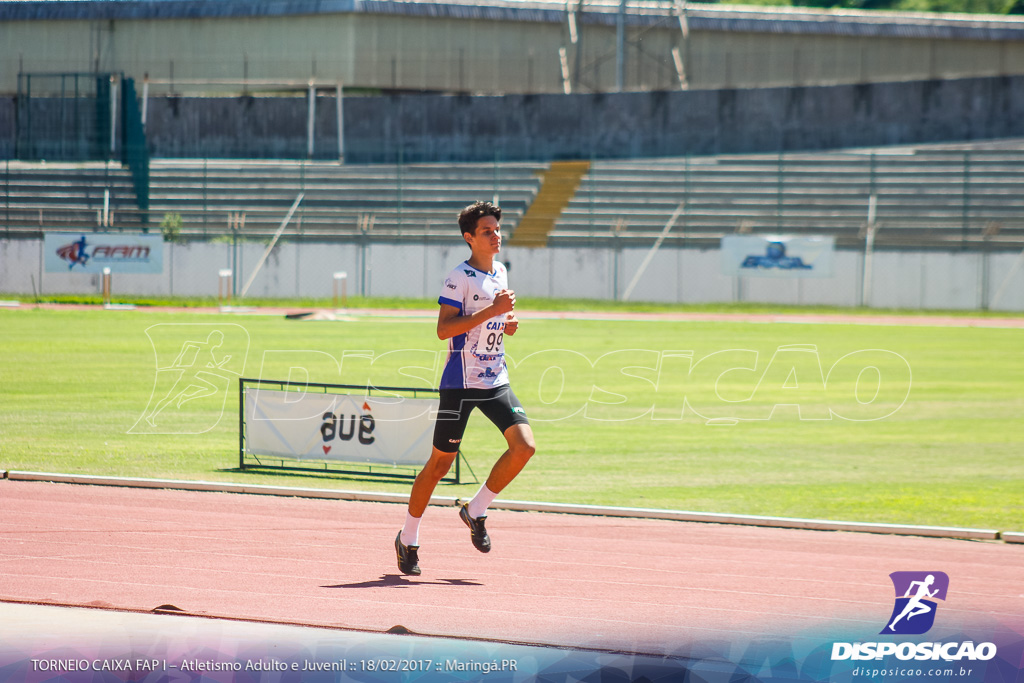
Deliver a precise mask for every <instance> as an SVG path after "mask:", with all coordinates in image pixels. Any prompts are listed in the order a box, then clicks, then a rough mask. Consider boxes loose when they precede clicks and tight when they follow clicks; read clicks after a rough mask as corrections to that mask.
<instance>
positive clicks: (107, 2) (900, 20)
mask: <svg viewBox="0 0 1024 683" xmlns="http://www.w3.org/2000/svg"><path fill="white" fill-rule="evenodd" d="M581 2H582V6H581V7H582V17H581V19H580V20H581V21H582V22H584V23H591V24H607V25H614V24H615V23H616V21H617V20H618V15H619V11H620V10H619V0H581ZM679 7H685V12H686V17H687V21H688V24H689V28H690V30H697V31H730V32H750V33H780V34H818V35H821V34H825V35H842V36H871V37H900V38H926V39H927V38H959V39H969V40H999V41H1007V40H1009V41H1016V40H1021V41H1024V17H1011V16H1001V15H978V14H937V13H935V14H933V13H906V12H883V11H864V10H835V9H814V8H796V7H761V6H756V7H755V6H742V5H720V4H701V3H682V4H681V5H677V4H676V3H674V2H672V1H671V0H661V1H659V0H627V2H626V11H625V17H624V19H625V22H626V23H627V24H628V25H632V26H644V25H651V24H655V23H658V22H663V21H664V20H665V17H666V16H672V15H674V14H676V13H677V12H678V11H679V9H678V8H679ZM338 13H366V14H393V15H404V16H433V17H444V18H464V19H488V20H496V21H517V22H543V23H560V22H563V21H564V20H565V14H566V3H565V2H563V1H562V0H489V1H486V2H481V1H479V0H474V1H470V0H445V1H444V2H437V1H434V0H412V1H402V2H396V1H393V0H273V1H271V2H261V1H258V0H218V1H217V2H209V1H208V0H31V1H25V0H0V21H32V20H40V21H42V20H55V19H83V20H95V19H106V20H131V19H180V18H188V19H199V18H226V17H275V16H294V15H315V14H338Z"/></svg>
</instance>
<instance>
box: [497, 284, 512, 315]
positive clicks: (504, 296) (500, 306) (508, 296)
mask: <svg viewBox="0 0 1024 683" xmlns="http://www.w3.org/2000/svg"><path fill="white" fill-rule="evenodd" d="M493 305H494V307H495V308H496V309H497V312H498V313H499V314H500V313H511V312H512V309H513V308H515V307H516V293H515V292H513V291H512V290H511V289H503V290H501V291H500V292H498V293H497V294H496V295H495V296H494V304H493Z"/></svg>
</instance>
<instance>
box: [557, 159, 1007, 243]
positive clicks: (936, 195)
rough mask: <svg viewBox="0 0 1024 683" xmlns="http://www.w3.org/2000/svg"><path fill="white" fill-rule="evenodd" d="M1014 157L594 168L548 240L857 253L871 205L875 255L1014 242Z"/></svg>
mask: <svg viewBox="0 0 1024 683" xmlns="http://www.w3.org/2000/svg"><path fill="white" fill-rule="evenodd" d="M1021 188H1024V146H1022V145H1018V144H1016V143H1011V144H1009V145H1008V148H989V147H987V146H981V147H978V148H972V147H969V146H965V147H962V148H956V147H950V146H943V147H920V148H910V149H907V148H901V149H873V150H863V151H848V152H833V153H821V154H782V155H756V156H717V157H693V158H689V159H658V160H633V161H602V162H595V163H594V164H593V165H592V167H591V170H590V172H589V173H588V174H587V175H586V176H585V177H584V178H583V180H582V182H581V184H580V187H579V190H578V192H577V194H576V196H575V198H574V199H573V200H572V201H571V202H570V203H569V206H568V207H566V209H565V210H564V211H563V213H562V215H561V218H560V219H559V221H558V222H557V224H556V227H555V230H554V232H553V233H552V239H553V240H556V241H558V242H560V243H561V242H565V241H570V240H579V239H594V238H607V237H617V238H627V239H628V238H643V239H651V238H653V236H654V235H655V234H660V233H661V231H662V230H663V229H664V227H665V225H666V223H667V222H668V220H669V218H670V217H671V215H672V214H673V212H674V211H675V210H676V209H677V208H678V207H679V205H680V204H683V211H682V213H681V215H680V217H679V219H678V220H677V222H676V224H675V225H674V227H673V229H672V231H671V232H670V234H669V237H670V238H671V239H675V240H687V243H688V244H691V245H693V246H696V245H698V244H701V243H706V244H708V245H711V244H712V243H713V244H717V242H718V240H719V239H720V237H721V235H723V234H726V233H733V232H753V233H776V232H785V233H787V234H801V233H804V234H815V235H834V236H835V237H836V241H837V244H840V245H844V244H845V245H850V244H853V243H863V239H864V229H865V226H866V224H867V222H868V219H869V212H870V207H871V203H872V200H871V197H872V196H873V195H874V196H875V198H876V199H875V200H874V201H875V208H874V223H875V226H876V227H877V228H878V236H879V237H878V243H879V244H889V245H892V246H911V245H912V246H948V245H949V244H950V243H959V244H960V245H963V246H966V245H968V244H970V243H972V242H983V241H988V242H989V243H991V242H992V241H993V240H995V241H1000V240H1002V241H1014V242H1020V241H1021V239H1022V238H1024V193H1022V192H1021Z"/></svg>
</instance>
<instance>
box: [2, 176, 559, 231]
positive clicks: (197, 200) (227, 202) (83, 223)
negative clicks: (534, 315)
mask: <svg viewBox="0 0 1024 683" xmlns="http://www.w3.org/2000/svg"><path fill="white" fill-rule="evenodd" d="M65 166H66V167H65V168H62V169H60V170H56V171H55V170H54V169H53V167H52V166H48V165H45V164H24V163H16V164H14V163H12V164H11V165H10V166H9V167H8V169H7V171H6V173H5V175H4V182H5V183H7V184H8V186H9V187H10V188H11V190H10V191H9V192H8V193H7V206H6V207H4V208H5V209H6V214H5V216H6V229H5V232H6V233H7V234H8V235H10V234H17V233H29V234H38V233H39V232H40V231H43V230H50V229H59V230H67V229H70V230H102V229H103V227H102V226H103V224H102V221H101V220H100V217H101V214H100V213H97V210H100V211H101V209H102V203H103V189H104V187H105V186H104V185H103V183H104V182H106V180H105V179H110V182H111V195H112V196H114V197H116V198H117V202H116V206H114V208H113V209H112V212H113V218H112V220H111V221H110V226H111V228H112V229H125V230H127V229H138V226H139V225H140V221H139V212H138V210H137V209H135V205H134V198H133V196H132V194H131V181H130V175H129V173H128V172H127V171H122V170H120V168H119V167H117V169H116V173H115V169H114V167H110V168H109V169H108V167H107V165H106V164H103V163H95V164H76V165H73V166H71V165H65ZM544 168H545V165H544V164H540V163H536V164H530V163H524V164H499V165H495V164H449V165H446V164H433V165H422V166H420V165H406V166H395V165H372V166H370V165H351V166H348V165H339V164H336V163H317V162H310V163H300V162H288V161H267V162H263V161H238V160H231V161H213V160H171V161H167V160H164V161H159V160H157V161H153V162H152V165H151V185H150V187H151V190H150V201H151V207H150V225H151V226H159V225H160V224H161V222H162V220H163V218H164V217H165V216H169V215H177V216H180V218H181V221H180V224H181V228H180V233H179V235H180V237H182V238H185V239H189V238H199V239H202V238H205V237H213V236H217V235H223V234H226V233H229V232H230V231H231V227H230V225H234V226H236V229H239V230H240V231H241V232H242V234H243V235H244V236H245V237H250V238H260V237H264V236H267V235H271V234H273V233H274V232H275V231H276V230H277V229H278V227H279V226H280V224H281V222H282V220H283V219H284V218H285V216H286V214H287V212H288V209H289V208H290V206H291V205H292V203H293V202H294V201H295V199H296V198H297V197H298V195H299V194H302V195H303V200H302V202H301V203H300V205H299V209H298V210H297V211H296V213H295V216H294V218H293V219H292V221H291V222H290V223H289V225H288V226H287V228H286V231H285V233H284V234H286V235H292V236H295V235H302V236H306V237H318V238H327V239H330V238H334V237H346V236H352V235H359V234H372V235H374V236H379V237H390V236H431V235H438V234H443V235H450V236H453V237H455V238H457V237H458V234H457V232H453V231H452V226H453V225H454V224H455V217H456V216H457V214H458V211H459V210H460V209H461V208H462V207H463V206H465V205H466V203H468V202H469V201H472V200H474V199H476V198H480V199H487V200H493V199H497V200H498V201H500V203H501V205H502V207H503V209H504V210H505V212H506V218H505V221H504V222H505V224H506V225H507V226H508V229H509V230H510V231H514V230H515V227H516V226H517V225H518V223H519V220H520V218H521V216H522V215H523V213H524V212H525V211H526V208H527V207H528V206H529V204H530V203H531V202H532V200H533V196H534V195H535V194H536V192H537V189H538V188H539V186H540V182H541V180H540V174H541V173H542V172H543V170H544ZM2 172H3V169H2V168H0V173H2ZM154 229H157V228H154Z"/></svg>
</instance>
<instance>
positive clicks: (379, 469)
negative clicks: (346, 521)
mask: <svg viewBox="0 0 1024 683" xmlns="http://www.w3.org/2000/svg"><path fill="white" fill-rule="evenodd" d="M247 386H249V387H251V386H256V387H257V388H259V387H263V386H268V387H272V388H276V389H277V390H278V391H288V390H289V387H294V388H296V390H299V389H301V390H302V391H315V390H320V391H321V392H323V393H324V394H339V395H352V394H356V393H358V394H359V395H361V396H365V397H372V396H375V395H384V394H387V395H389V396H394V395H395V394H396V393H400V394H403V395H408V397H409V398H420V397H421V396H422V395H424V394H428V395H434V396H436V395H437V394H438V393H439V392H438V390H437V389H415V388H412V387H372V386H365V385H356V384H321V383H315V382H289V381H285V380H269V379H254V378H247V377H240V378H239V380H238V468H239V469H240V470H253V469H260V470H285V471H290V472H308V473H317V474H348V475H359V476H364V477H382V478H387V479H415V478H416V475H417V473H418V470H417V469H415V468H413V467H411V466H404V465H388V464H379V465H375V464H371V463H358V464H357V463H354V462H345V461H343V460H342V461H339V460H330V461H328V460H326V459H325V460H322V461H321V460H310V461H305V460H302V461H300V460H298V459H291V458H286V457H284V456H279V455H272V456H266V455H255V454H252V453H247V452H246V435H247V424H246V420H245V412H246V411H245V389H246V387H247ZM304 462H309V463H310V464H308V465H304V464H301V463H304ZM339 462H341V463H344V467H337V466H335V463H339ZM463 462H465V455H464V454H463V453H462V450H461V449H460V450H459V452H458V455H457V456H456V458H455V475H454V476H450V475H449V476H446V477H443V478H442V479H441V482H444V483H450V484H462V483H466V482H464V481H463V478H462V464H463ZM465 465H466V468H467V469H469V472H470V474H471V475H472V477H473V481H474V482H476V481H477V478H476V475H475V473H473V470H472V468H470V467H469V463H468V462H465ZM400 470H405V471H404V472H403V471H400Z"/></svg>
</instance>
